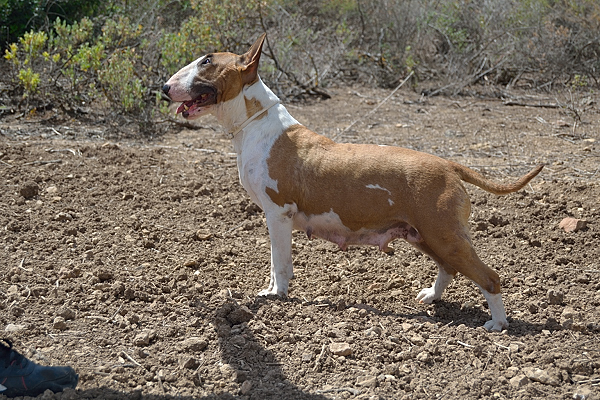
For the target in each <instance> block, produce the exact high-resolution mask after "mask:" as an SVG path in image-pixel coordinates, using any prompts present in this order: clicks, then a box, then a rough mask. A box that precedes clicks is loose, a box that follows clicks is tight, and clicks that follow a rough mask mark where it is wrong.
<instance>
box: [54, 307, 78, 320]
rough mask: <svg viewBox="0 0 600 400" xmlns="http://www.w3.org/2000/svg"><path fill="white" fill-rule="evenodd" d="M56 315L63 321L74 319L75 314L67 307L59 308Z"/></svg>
mask: <svg viewBox="0 0 600 400" xmlns="http://www.w3.org/2000/svg"><path fill="white" fill-rule="evenodd" d="M56 315H57V316H59V317H62V318H64V320H70V319H75V317H76V313H75V311H73V310H71V309H70V308H68V307H61V308H59V309H58V310H57V311H56Z"/></svg>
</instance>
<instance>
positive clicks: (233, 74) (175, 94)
mask: <svg viewBox="0 0 600 400" xmlns="http://www.w3.org/2000/svg"><path fill="white" fill-rule="evenodd" d="M265 36H266V34H263V35H261V37H259V38H258V40H257V41H256V42H255V43H254V44H253V45H252V47H250V50H248V51H247V52H246V53H244V54H242V55H237V54H233V53H211V54H207V55H205V56H203V57H200V58H199V59H197V60H196V61H194V62H192V63H190V64H188V65H187V66H185V67H183V68H182V69H180V70H179V71H178V72H177V73H176V74H175V75H173V76H172V77H171V79H169V80H168V81H167V83H166V84H165V85H164V86H163V92H164V93H165V94H166V95H167V96H169V98H170V99H171V100H172V101H174V102H181V105H180V106H179V107H178V108H177V114H179V113H181V115H182V116H183V117H184V118H186V119H196V118H198V117H200V116H202V115H205V114H208V113H210V112H211V110H212V109H213V107H214V106H215V105H217V104H219V103H222V102H226V101H228V100H231V99H233V98H235V97H237V96H238V94H239V93H240V92H241V91H242V89H243V88H244V86H245V85H250V84H252V83H254V82H256V81H257V80H258V62H259V60H260V54H261V51H262V45H263V42H264V40H265Z"/></svg>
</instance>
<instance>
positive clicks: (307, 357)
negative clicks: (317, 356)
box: [302, 353, 314, 362]
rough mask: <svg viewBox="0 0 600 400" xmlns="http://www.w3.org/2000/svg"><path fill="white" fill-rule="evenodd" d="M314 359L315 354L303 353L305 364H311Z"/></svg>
mask: <svg viewBox="0 0 600 400" xmlns="http://www.w3.org/2000/svg"><path fill="white" fill-rule="evenodd" d="M313 357H314V354H313V353H302V361H303V362H310V361H311V360H312V359H313Z"/></svg>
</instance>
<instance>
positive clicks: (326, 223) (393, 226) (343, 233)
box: [294, 211, 423, 251]
mask: <svg viewBox="0 0 600 400" xmlns="http://www.w3.org/2000/svg"><path fill="white" fill-rule="evenodd" d="M380 225H381V228H376V229H366V228H361V229H359V230H357V231H353V230H351V229H349V228H348V227H346V226H345V225H344V224H343V223H342V221H341V220H340V218H339V216H338V215H337V214H336V213H334V212H333V211H330V212H328V213H323V214H319V215H306V214H305V213H303V212H297V213H296V214H295V215H294V229H297V230H300V231H304V232H306V235H307V236H308V238H309V239H311V238H312V237H313V236H315V237H319V238H321V239H325V240H328V241H330V242H333V243H335V244H337V245H338V246H339V247H340V249H342V250H346V249H347V248H348V246H349V245H370V246H377V247H379V249H380V250H382V251H387V250H388V249H389V248H388V244H389V243H390V242H391V241H392V240H394V239H397V238H401V239H405V240H406V241H408V242H414V243H417V242H420V241H422V240H423V239H422V238H421V235H420V234H419V232H418V231H417V230H416V229H415V228H414V227H412V226H410V225H409V224H408V223H406V222H404V221H382V222H381V224H380Z"/></svg>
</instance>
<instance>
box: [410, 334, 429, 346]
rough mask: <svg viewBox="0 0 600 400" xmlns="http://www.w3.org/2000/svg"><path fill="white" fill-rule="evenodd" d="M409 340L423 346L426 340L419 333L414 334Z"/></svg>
mask: <svg viewBox="0 0 600 400" xmlns="http://www.w3.org/2000/svg"><path fill="white" fill-rule="evenodd" d="M410 341H411V342H412V343H413V344H414V345H415V346H424V345H425V343H426V341H425V338H424V337H423V336H421V335H414V336H412V337H411V338H410Z"/></svg>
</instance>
